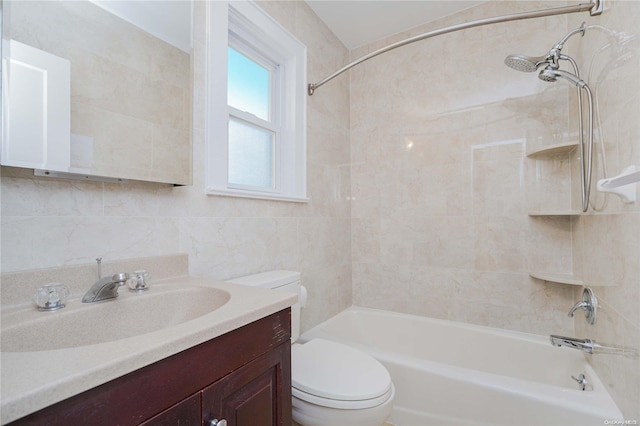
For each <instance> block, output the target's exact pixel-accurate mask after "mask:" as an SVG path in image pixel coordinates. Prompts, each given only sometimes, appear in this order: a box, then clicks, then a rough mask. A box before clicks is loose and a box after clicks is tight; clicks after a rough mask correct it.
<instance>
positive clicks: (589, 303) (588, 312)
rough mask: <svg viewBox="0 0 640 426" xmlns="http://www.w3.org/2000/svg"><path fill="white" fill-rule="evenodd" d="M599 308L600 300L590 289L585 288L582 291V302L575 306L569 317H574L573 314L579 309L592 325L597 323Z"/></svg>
mask: <svg viewBox="0 0 640 426" xmlns="http://www.w3.org/2000/svg"><path fill="white" fill-rule="evenodd" d="M597 308H598V299H596V296H595V294H593V291H592V290H591V289H590V288H589V287H585V288H584V290H583V291H582V300H580V301H579V302H578V303H576V304H575V305H573V307H572V308H571V310H570V311H569V313H568V316H570V317H573V314H574V312H575V311H577V310H578V309H582V310H583V311H584V316H585V318H586V319H587V322H588V323H589V324H590V325H593V324H595V323H596V309H597Z"/></svg>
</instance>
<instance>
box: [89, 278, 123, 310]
mask: <svg viewBox="0 0 640 426" xmlns="http://www.w3.org/2000/svg"><path fill="white" fill-rule="evenodd" d="M128 280H129V274H127V273H126V272H120V273H117V274H115V275H112V276H110V277H104V278H100V279H99V280H98V281H96V283H95V284H93V285H92V286H91V288H90V289H89V290H88V291H87V292H86V293H85V295H84V296H83V297H82V303H93V302H99V301H101V300H107V299H114V298H116V297H118V289H119V288H120V286H123V285H125V284H126V283H127V281H128Z"/></svg>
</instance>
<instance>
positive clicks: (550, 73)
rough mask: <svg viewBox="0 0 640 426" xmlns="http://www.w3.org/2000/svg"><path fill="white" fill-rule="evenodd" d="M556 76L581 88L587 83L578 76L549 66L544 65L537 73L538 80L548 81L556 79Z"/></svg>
mask: <svg viewBox="0 0 640 426" xmlns="http://www.w3.org/2000/svg"><path fill="white" fill-rule="evenodd" d="M558 77H560V78H564V79H565V80H569V81H570V82H571V83H573V84H575V85H576V86H578V87H580V88H583V87H585V86H586V85H587V83H585V82H584V80H582V79H580V78H579V77H578V76H576V75H574V74H571V73H570V72H566V71H563V70H557V69H554V68H552V67H550V66H548V67H546V68H545V69H543V70H542V71H540V74H538V78H539V79H540V80H544V81H549V82H554V81H557V80H558Z"/></svg>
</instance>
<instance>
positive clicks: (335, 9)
mask: <svg viewBox="0 0 640 426" xmlns="http://www.w3.org/2000/svg"><path fill="white" fill-rule="evenodd" d="M306 2H307V4H308V5H309V6H311V8H312V9H313V10H314V12H315V13H316V14H317V15H318V16H319V17H320V19H322V21H324V23H325V24H327V26H328V27H329V29H331V31H333V33H334V34H335V35H336V36H337V37H338V38H339V39H340V41H342V43H344V45H345V46H346V47H347V48H348V49H349V50H351V49H354V48H356V47H360V46H363V45H365V44H368V43H371V42H373V41H376V40H380V39H382V38H385V37H387V36H390V35H393V34H397V33H399V32H402V31H405V30H408V29H410V28H413V27H416V26H418V25H421V24H424V23H426V22H430V21H434V20H436V19H439V18H442V17H444V16H447V15H451V14H453V13H456V12H458V11H461V10H463V9H467V8H469V7H473V6H476V5H478V4H480V3H483V1H466V0H416V1H405V0H379V1H370V0H306Z"/></svg>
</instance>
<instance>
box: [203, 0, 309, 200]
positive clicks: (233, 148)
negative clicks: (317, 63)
mask: <svg viewBox="0 0 640 426" xmlns="http://www.w3.org/2000/svg"><path fill="white" fill-rule="evenodd" d="M207 7H208V12H207V13H208V18H209V19H208V27H207V34H208V37H209V38H208V40H207V43H208V44H207V51H208V57H207V86H208V88H207V96H208V108H207V122H206V126H207V141H206V146H207V154H206V155H207V162H206V163H207V172H206V173H207V182H206V183H207V193H208V194H213V195H227V196H237V197H249V198H266V199H274V200H285V201H299V202H305V201H308V198H307V197H306V129H305V127H306V123H305V117H306V80H305V75H306V48H305V46H304V45H303V44H302V43H300V42H299V41H298V40H297V39H295V38H294V37H293V36H292V35H291V34H289V33H288V32H287V31H286V30H285V29H284V28H283V27H282V26H280V24H278V23H277V22H276V21H275V20H273V18H271V17H270V16H269V15H267V14H266V13H265V12H263V11H262V9H260V8H259V7H258V6H256V5H255V4H254V3H252V2H207Z"/></svg>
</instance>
